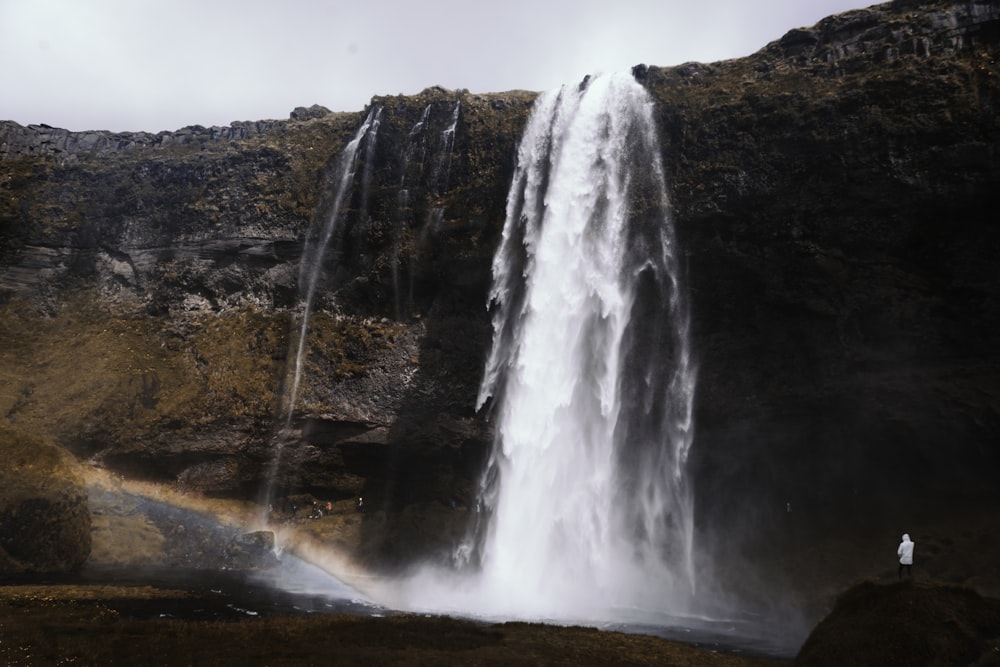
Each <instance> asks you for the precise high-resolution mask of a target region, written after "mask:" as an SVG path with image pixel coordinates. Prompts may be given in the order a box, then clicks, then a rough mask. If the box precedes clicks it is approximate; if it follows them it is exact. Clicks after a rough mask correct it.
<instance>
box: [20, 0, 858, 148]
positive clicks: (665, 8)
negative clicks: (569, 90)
mask: <svg viewBox="0 0 1000 667" xmlns="http://www.w3.org/2000/svg"><path fill="white" fill-rule="evenodd" d="M872 2H873V0H500V1H487V0H0V120H14V121H16V122H18V123H20V124H22V125H28V124H31V123H46V124H48V125H52V126H55V127H62V128H67V129H70V130H76V131H80V130H91V129H101V130H113V131H124V130H133V131H134V130H146V131H150V132H157V131H160V130H175V129H178V128H181V127H184V126H187V125H206V126H209V125H228V124H229V123H230V122H232V121H237V120H260V119H266V118H287V117H288V114H289V112H290V111H291V110H292V109H293V108H295V107H297V106H310V105H312V104H321V105H323V106H325V107H328V108H330V109H331V110H333V111H359V110H361V109H362V108H363V107H364V106H365V105H366V104H367V103H368V101H369V100H370V99H371V97H372V96H373V95H394V94H397V93H404V94H413V93H417V92H420V91H421V90H423V89H424V88H427V87H428V86H433V85H441V86H444V87H445V88H467V89H469V90H470V91H472V92H473V93H488V92H501V91H506V90H513V89H526V90H536V91H541V90H547V89H549V88H553V87H556V86H559V85H560V84H562V83H567V82H574V81H578V80H580V79H582V78H583V76H584V75H586V74H594V73H597V72H609V71H618V70H624V69H628V68H631V67H632V66H633V65H636V64H639V63H646V64H648V65H662V66H668V65H678V64H680V63H683V62H688V61H700V62H713V61H717V60H724V59H727V58H734V57H739V56H745V55H748V54H750V53H753V52H754V51H757V50H758V49H760V48H761V47H763V46H764V45H765V44H767V43H768V42H770V41H773V40H775V39H778V38H779V37H781V36H782V35H783V34H784V33H786V32H787V31H788V30H790V29H792V28H798V27H803V26H810V25H813V24H815V23H816V22H817V21H819V20H820V19H822V18H823V17H825V16H828V15H830V14H836V13H839V12H843V11H847V10H849V9H856V8H859V7H866V6H868V5H870V4H872Z"/></svg>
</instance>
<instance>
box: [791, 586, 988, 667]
mask: <svg viewBox="0 0 1000 667" xmlns="http://www.w3.org/2000/svg"><path fill="white" fill-rule="evenodd" d="M996 664H1000V600H995V599H991V598H982V597H980V596H979V595H978V594H977V593H975V592H974V591H971V590H969V589H967V588H959V587H956V586H946V585H939V584H934V583H928V582H913V581H903V582H901V583H894V584H890V585H884V584H878V583H874V582H870V581H869V582H864V583H862V584H858V585H857V586H855V587H854V588H851V589H850V590H848V591H847V592H845V593H844V594H843V595H841V596H840V598H839V599H838V600H837V604H836V606H835V607H834V609H833V611H832V612H831V613H830V615H829V616H827V617H826V618H825V619H824V620H823V621H822V622H821V623H820V624H819V625H818V626H817V627H816V629H815V630H813V632H812V634H811V635H810V636H809V639H808V640H806V643H805V644H804V645H803V647H802V649H801V651H799V655H798V657H797V658H796V659H795V665H796V666H801V667H822V666H825V665H829V666H830V667H834V666H837V667H839V666H841V665H882V666H884V667H889V666H892V665H900V667H902V666H904V665H905V666H907V667H908V666H910V665H996Z"/></svg>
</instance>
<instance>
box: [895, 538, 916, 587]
mask: <svg viewBox="0 0 1000 667" xmlns="http://www.w3.org/2000/svg"><path fill="white" fill-rule="evenodd" d="M913 544H914V543H913V542H911V541H910V536H909V534H907V533H903V541H902V542H900V543H899V548H897V549H896V555H897V556H899V579H900V581H902V579H903V569H904V568H905V569H906V574H908V575H909V576H910V578H911V579H912V578H913V572H912V570H911V568H912V567H913Z"/></svg>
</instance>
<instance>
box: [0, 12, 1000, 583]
mask: <svg viewBox="0 0 1000 667" xmlns="http://www.w3.org/2000/svg"><path fill="white" fill-rule="evenodd" d="M998 41H1000V9H998V7H997V6H996V3H993V2H977V1H970V2H943V1H927V2H914V1H908V2H904V1H896V2H892V3H889V4H886V5H880V6H876V7H873V8H870V9H865V10H858V11H854V12H848V13H846V14H842V15H839V16H835V17H831V18H829V19H826V20H824V21H822V22H820V23H819V24H818V25H816V26H814V27H812V28H809V29H799V30H793V31H791V32H789V33H788V34H786V35H785V36H784V37H782V38H781V39H780V40H778V41H775V42H773V43H771V44H769V45H767V46H765V47H764V48H763V49H762V50H761V51H759V52H758V53H756V54H753V55H752V56H749V57H747V58H742V59H738V60H732V61H726V62H721V63H713V64H697V63H690V64H686V65H682V66H679V67H673V68H657V67H645V66H642V67H637V68H636V70H635V75H636V77H637V78H638V79H639V80H640V81H642V82H643V83H644V85H646V86H647V87H648V88H649V89H650V90H651V91H652V92H653V93H654V95H655V96H656V97H657V99H658V107H657V108H658V113H659V116H660V130H661V136H662V137H663V139H664V145H663V153H664V157H665V160H666V164H667V165H668V167H669V171H670V181H671V195H672V201H673V206H674V212H675V225H676V227H677V233H678V237H679V240H680V244H681V246H682V252H683V254H684V256H685V262H686V279H687V284H688V288H689V289H690V292H691V303H692V311H693V318H694V320H693V332H692V334H693V341H692V343H693V346H694V348H695V350H696V353H697V358H698V364H699V385H698V398H697V422H696V423H697V427H696V428H697V439H696V444H695V447H694V449H693V457H694V459H693V469H694V471H695V474H696V494H697V495H698V502H697V506H698V514H699V517H700V524H701V530H702V532H703V533H704V535H703V540H702V541H703V543H705V544H711V543H712V541H713V540H716V539H720V536H721V535H725V536H726V539H731V540H738V541H739V543H740V544H744V545H746V548H747V549H750V548H751V547H754V549H755V550H753V551H752V553H753V554H761V553H764V552H766V551H767V549H766V548H765V546H767V545H771V546H774V545H777V546H778V547H780V548H782V549H784V548H786V547H788V546H789V545H794V543H795V542H796V541H799V540H807V539H810V538H812V537H813V536H814V533H813V532H811V529H810V526H822V527H823V528H824V529H827V530H831V531H835V532H836V531H839V530H840V528H839V527H840V526H857V524H858V522H859V521H863V522H864V523H865V525H867V526H869V527H870V529H871V530H873V531H880V530H883V529H885V528H886V527H889V528H890V529H891V530H892V532H893V538H891V539H890V544H891V543H892V539H895V532H897V529H898V528H899V527H898V526H897V524H898V523H899V522H903V521H907V522H909V521H914V522H915V521H919V520H922V519H923V518H924V517H926V516H928V513H929V512H930V511H931V510H932V509H934V507H933V506H935V505H940V506H942V507H943V506H944V505H947V506H948V507H952V506H956V504H958V503H964V502H967V501H968V502H973V503H984V502H986V503H987V505H980V506H987V507H993V506H995V504H996V502H997V493H996V485H995V481H994V480H995V473H996V472H997V470H998V468H1000V452H998V450H997V447H996V444H995V443H996V442H997V441H998V437H997V436H998V434H1000V403H998V401H1000V372H998V369H1000V360H998V357H997V352H996V350H997V349H1000V348H998V345H997V343H998V334H997V330H998V329H997V326H998V324H1000V322H998V319H1000V318H998V313H1000V306H998V303H1000V301H998V296H1000V295H998V291H1000V283H998V281H997V278H996V269H995V268H994V267H995V258H996V257H997V251H998V248H1000V242H998V241H1000V238H998V235H1000V232H998V229H997V226H996V221H995V218H996V214H995V211H996V210H998V208H997V207H998V204H1000V201H998V199H1000V194H998V193H1000V189H998V188H997V185H998V182H1000V167H998V145H1000V144H998V139H1000V127H998V124H997V121H996V118H997V104H998V97H997V94H998V88H1000V86H998V81H1000V79H998V74H1000V68H998V65H997V62H996V56H997V48H998ZM533 99H534V94H532V93H522V92H512V93H505V94H495V95H472V94H469V93H468V92H465V91H446V90H442V89H430V90H427V91H424V92H423V93H421V94H420V95H416V96H411V97H388V98H375V99H373V100H372V103H371V107H370V108H381V109H382V122H381V124H380V126H379V130H378V134H377V139H376V141H375V143H374V148H373V152H372V153H371V161H370V169H369V170H368V173H370V180H369V181H367V182H366V183H361V182H360V175H359V182H358V185H357V187H356V188H355V196H354V198H353V199H352V201H351V202H350V204H349V206H348V209H349V210H348V211H347V213H346V215H345V217H344V223H343V224H342V225H341V226H340V227H339V228H338V232H337V234H336V235H335V237H334V240H333V244H332V247H331V252H330V253H329V255H328V257H329V261H328V262H327V264H326V266H325V269H326V270H325V272H324V273H323V283H322V284H323V288H322V291H321V298H320V300H319V303H318V304H317V305H318V308H317V315H316V316H315V318H314V320H313V323H312V326H311V329H310V332H309V336H308V341H309V355H308V357H307V363H306V383H305V388H304V390H303V393H302V396H301V399H300V401H299V402H298V404H297V409H296V411H295V414H294V419H293V425H294V427H295V429H296V433H297V434H298V437H297V438H296V444H295V445H294V446H292V447H290V448H289V451H288V452H287V453H286V455H285V456H284V458H283V461H284V463H285V465H284V466H283V468H282V472H281V474H280V475H279V486H280V487H281V489H282V490H283V493H287V494H303V493H304V494H312V495H313V496H314V497H316V498H319V499H325V498H331V499H335V500H336V499H344V498H349V497H353V496H358V495H363V496H364V497H365V498H366V502H367V503H368V506H369V507H370V508H372V510H373V511H372V512H371V513H370V514H368V515H366V520H365V528H364V529H363V530H362V531H361V536H360V538H359V539H360V543H359V548H361V549H362V550H363V551H364V552H365V553H366V554H367V555H370V556H378V557H381V558H382V559H383V561H384V562H386V563H390V564H391V563H396V562H401V561H403V560H405V559H406V558H407V557H409V556H412V555H413V553H416V552H419V551H420V548H417V551H416V552H415V551H414V550H413V549H414V545H420V546H421V547H422V548H424V549H426V550H427V551H431V552H434V551H435V550H438V551H440V550H442V549H443V545H445V544H446V543H447V540H448V539H449V537H450V536H452V535H454V534H455V531H456V530H459V528H460V526H461V524H462V523H463V521H464V517H465V513H464V507H465V506H466V504H467V503H471V502H472V498H473V497H474V486H475V483H476V478H477V475H478V472H479V469H480V463H481V459H482V457H483V455H484V453H485V452H486V450H487V447H488V442H489V440H490V433H489V424H488V423H486V422H485V420H484V418H483V417H482V416H481V415H477V414H476V413H475V412H474V411H473V402H474V399H475V394H476V387H477V384H478V381H479V375H480V373H481V365H482V362H483V358H484V354H485V350H486V348H487V346H488V344H489V326H488V319H487V318H488V314H487V312H486V309H485V304H486V292H487V289H488V286H489V281H490V262H491V258H492V254H493V251H494V249H495V247H496V244H497V240H498V238H499V233H500V229H501V227H502V223H503V219H504V207H505V196H506V191H507V187H508V185H509V183H510V178H511V174H512V171H513V167H514V159H515V149H516V144H517V141H518V139H519V136H520V131H521V129H522V127H523V125H524V123H525V121H526V119H527V116H528V113H529V112H530V106H531V103H532V101H533ZM367 111H368V109H366V110H365V112H364V113H367ZM364 113H360V114H331V113H326V112H325V110H322V109H319V108H313V109H299V110H296V112H293V114H292V117H291V118H290V119H289V120H287V121H266V122H260V123H249V124H237V125H234V126H231V127H228V128H187V129H185V130H181V131H179V132H175V133H161V134H158V135H148V134H142V133H139V134H128V135H121V134H119V135H111V134H109V133H77V134H74V133H67V132H65V131H62V130H57V129H54V128H47V127H44V126H29V127H27V128H23V127H20V126H17V125H15V124H12V123H3V124H0V263H2V265H0V285H2V287H0V289H2V292H3V306H2V307H3V309H4V314H3V318H2V320H0V337H2V339H3V341H4V345H3V347H2V350H0V366H2V368H3V377H4V382H3V384H2V385H0V411H2V413H3V414H4V415H5V416H6V419H7V421H8V422H10V423H12V424H13V425H14V426H16V427H17V428H20V429H26V430H38V431H41V432H44V433H46V434H48V435H50V436H51V437H53V438H54V439H56V440H57V441H58V442H59V443H61V444H63V445H64V446H66V447H67V448H69V449H70V450H71V451H73V452H74V453H76V454H77V455H78V456H79V457H81V458H84V459H90V460H93V461H94V462H95V463H97V464H99V465H103V466H107V467H110V468H112V469H114V470H116V471H118V472H121V473H123V474H126V475H130V476H138V477H143V478H150V479H154V480H158V481H163V482H168V483H171V484H176V485H179V486H182V487H184V488H191V489H196V490H200V491H203V492H206V493H211V494H218V495H229V496H245V497H253V496H254V495H255V494H256V493H258V490H259V489H260V486H261V480H262V477H263V476H264V474H265V471H266V469H267V465H268V461H269V460H270V453H271V447H272V439H273V436H274V431H275V429H276V422H277V421H278V420H279V415H278V414H277V412H278V410H279V407H280V404H281V400H280V399H281V395H282V391H283V386H284V385H285V383H286V382H287V373H288V365H287V355H288V350H289V347H290V340H292V339H293V338H294V336H295V335H296V334H295V333H294V332H295V330H296V327H297V308H298V300H299V289H300V285H299V274H298V270H299V266H298V263H299V259H300V256H301V252H302V245H303V239H305V238H306V237H307V236H308V234H309V233H310V230H311V229H315V228H316V227H317V226H318V225H320V224H321V223H322V222H323V221H324V220H325V218H326V217H327V216H329V215H330V209H331V206H332V202H331V201H330V199H331V197H332V195H331V191H332V184H331V180H332V179H333V178H334V177H335V174H334V171H335V165H336V162H337V157H338V155H339V153H340V151H341V150H342V149H343V147H344V146H345V145H346V144H347V143H348V141H349V140H350V139H351V137H352V136H353V134H354V133H355V131H356V130H357V128H358V127H359V126H360V124H361V121H362V119H363V117H364ZM366 195H367V196H366ZM453 501H454V503H455V505H456V509H455V510H454V511H446V512H443V513H442V512H438V511H437V510H436V509H435V508H442V507H450V506H451V505H452V502H453ZM990 503H992V504H990ZM973 506H975V505H973ZM789 510H791V511H789ZM910 525H912V524H910ZM910 531H911V532H914V529H912V528H910ZM388 537H391V538H393V539H388ZM748 553H751V552H750V551H748Z"/></svg>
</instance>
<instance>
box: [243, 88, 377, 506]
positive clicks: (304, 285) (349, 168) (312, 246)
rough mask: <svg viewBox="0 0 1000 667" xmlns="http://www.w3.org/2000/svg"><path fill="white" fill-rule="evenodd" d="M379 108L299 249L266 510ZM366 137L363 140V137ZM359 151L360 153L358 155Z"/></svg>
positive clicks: (343, 158)
mask: <svg viewBox="0 0 1000 667" xmlns="http://www.w3.org/2000/svg"><path fill="white" fill-rule="evenodd" d="M381 118H382V108H381V107H373V108H372V109H371V110H370V111H369V112H368V116H367V117H366V118H365V120H364V122H363V123H362V124H361V127H359V128H358V131H357V133H356V134H355V136H354V138H353V139H352V140H351V141H350V142H349V143H348V144H347V145H346V146H345V147H344V149H343V150H342V151H341V153H340V156H339V159H338V162H337V168H336V171H335V175H334V178H335V184H334V187H335V195H334V199H333V204H332V206H331V207H330V210H329V213H328V215H327V216H326V218H325V219H324V221H323V223H322V225H321V226H320V227H319V229H318V233H317V234H316V236H315V237H310V238H307V239H306V245H305V248H304V249H303V252H302V262H301V264H300V266H299V291H300V294H302V315H301V320H300V322H299V328H298V336H297V338H296V343H295V347H294V348H293V349H294V361H293V363H292V365H291V369H290V373H289V375H290V377H289V378H287V379H286V387H285V391H284V395H283V400H282V407H281V414H282V419H281V426H280V429H279V431H278V432H277V434H276V436H275V438H274V452H273V454H272V455H271V461H270V466H269V468H268V473H267V477H266V479H265V489H264V494H263V503H262V509H263V511H264V512H265V513H266V512H267V511H268V508H269V507H270V506H271V504H272V501H273V500H274V492H275V489H274V486H275V479H276V477H277V474H278V471H279V469H280V467H281V458H282V453H283V451H284V447H285V445H286V444H287V442H288V440H289V439H290V438H291V430H292V421H293V417H294V414H295V403H296V401H297V400H298V397H299V391H300V388H301V383H302V373H303V364H304V362H305V357H306V348H307V347H308V346H307V336H308V333H309V317H310V315H311V314H312V309H313V302H314V300H315V298H316V288H317V286H318V284H319V282H320V278H321V277H322V274H323V261H324V256H325V254H326V250H327V247H328V246H329V244H330V240H331V239H332V238H333V235H334V233H335V232H336V230H337V229H338V227H339V226H340V224H341V222H342V221H341V218H342V216H343V213H344V209H345V207H346V206H347V204H348V203H349V202H350V199H351V194H352V192H353V189H354V181H355V176H356V174H357V169H358V163H359V157H364V158H366V159H364V162H363V165H364V168H365V173H364V174H363V175H362V179H361V180H362V187H363V191H362V203H364V202H365V201H367V196H368V192H367V189H368V182H369V180H370V176H369V175H368V174H367V169H368V165H370V164H371V159H370V156H371V154H372V152H373V151H374V149H375V140H376V137H377V136H378V128H379V124H380V123H381ZM366 139H367V140H366ZM362 151H364V155H363V156H362Z"/></svg>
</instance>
